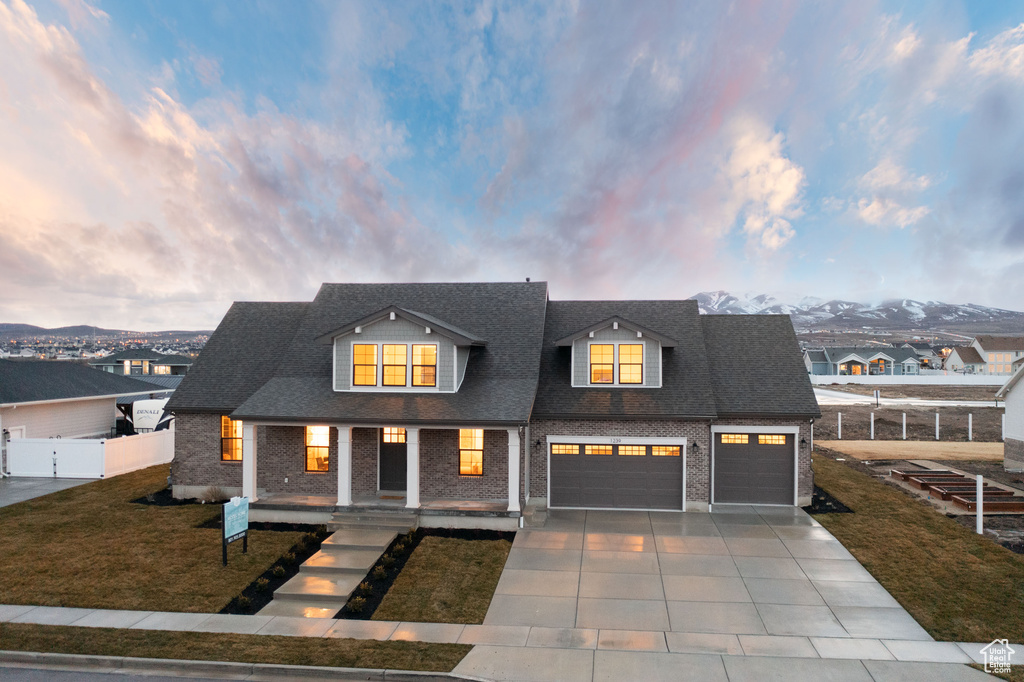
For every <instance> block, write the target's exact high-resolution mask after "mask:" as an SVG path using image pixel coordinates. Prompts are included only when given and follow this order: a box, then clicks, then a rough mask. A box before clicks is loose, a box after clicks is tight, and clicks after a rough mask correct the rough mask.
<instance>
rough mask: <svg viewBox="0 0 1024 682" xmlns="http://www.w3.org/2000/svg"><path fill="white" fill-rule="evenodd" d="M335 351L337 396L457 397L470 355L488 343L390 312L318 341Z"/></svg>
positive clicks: (427, 318) (428, 319) (426, 319)
mask: <svg viewBox="0 0 1024 682" xmlns="http://www.w3.org/2000/svg"><path fill="white" fill-rule="evenodd" d="M317 341H319V342H321V343H330V344H333V346H334V353H333V357H334V390H335V391H375V392H398V393H454V392H455V391H457V390H459V386H461V385H462V380H463V378H464V377H465V375H466V365H467V363H468V362H469V349H470V348H471V347H473V346H485V345H487V342H486V341H484V340H483V339H480V338H478V337H476V336H474V335H473V334H470V333H469V332H466V331H463V330H461V329H459V328H458V327H455V326H454V325H451V324H448V323H446V322H444V321H443V320H439V319H437V318H436V317H433V316H431V315H427V314H425V313H418V312H414V311H412V310H406V309H404V308H399V307H397V306H391V307H389V308H385V309H384V310H381V311H378V312H376V313H374V314H372V315H368V316H366V317H364V318H362V319H359V320H356V321H354V322H349V323H348V324H346V325H345V326H343V327H340V328H338V329H335V330H333V331H330V332H327V333H326V334H323V335H322V336H320V337H318V338H317Z"/></svg>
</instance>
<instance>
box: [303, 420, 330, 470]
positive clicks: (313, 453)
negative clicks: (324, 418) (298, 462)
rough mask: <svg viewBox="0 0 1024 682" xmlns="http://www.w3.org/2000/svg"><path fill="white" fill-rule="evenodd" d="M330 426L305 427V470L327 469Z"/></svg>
mask: <svg viewBox="0 0 1024 682" xmlns="http://www.w3.org/2000/svg"><path fill="white" fill-rule="evenodd" d="M330 439H331V427H329V426H307V427H306V471H307V472H310V473H323V472H325V471H327V470H328V465H327V458H328V453H329V452H330Z"/></svg>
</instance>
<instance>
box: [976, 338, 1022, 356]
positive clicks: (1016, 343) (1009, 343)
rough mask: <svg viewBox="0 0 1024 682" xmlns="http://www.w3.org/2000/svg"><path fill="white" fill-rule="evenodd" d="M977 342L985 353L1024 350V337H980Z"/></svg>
mask: <svg viewBox="0 0 1024 682" xmlns="http://www.w3.org/2000/svg"><path fill="white" fill-rule="evenodd" d="M975 340H976V341H977V342H978V343H979V344H980V345H981V347H982V348H984V349H985V352H986V353H987V352H990V351H1002V350H1024V336H990V335H984V334H983V335H979V336H977V337H976V338H975Z"/></svg>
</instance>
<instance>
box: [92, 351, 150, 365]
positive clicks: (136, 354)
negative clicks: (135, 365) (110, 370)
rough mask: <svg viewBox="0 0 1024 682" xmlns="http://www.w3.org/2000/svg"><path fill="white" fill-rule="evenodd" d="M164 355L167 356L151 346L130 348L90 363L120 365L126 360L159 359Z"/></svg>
mask: <svg viewBox="0 0 1024 682" xmlns="http://www.w3.org/2000/svg"><path fill="white" fill-rule="evenodd" d="M162 357H165V356H164V355H162V354H161V353H157V352H156V351H154V350H152V349H149V348H129V349H128V350H123V351H121V352H120V353H111V354H110V355H107V356H105V357H102V358H96V359H95V360H90V361H89V364H90V365H97V366H99V365H120V364H121V363H122V362H124V361H125V360H158V359H159V358H162Z"/></svg>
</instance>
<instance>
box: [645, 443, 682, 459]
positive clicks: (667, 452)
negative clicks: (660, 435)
mask: <svg viewBox="0 0 1024 682" xmlns="http://www.w3.org/2000/svg"><path fill="white" fill-rule="evenodd" d="M651 454H652V455H654V456H655V457H678V456H679V446H678V445H652V446H651Z"/></svg>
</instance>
